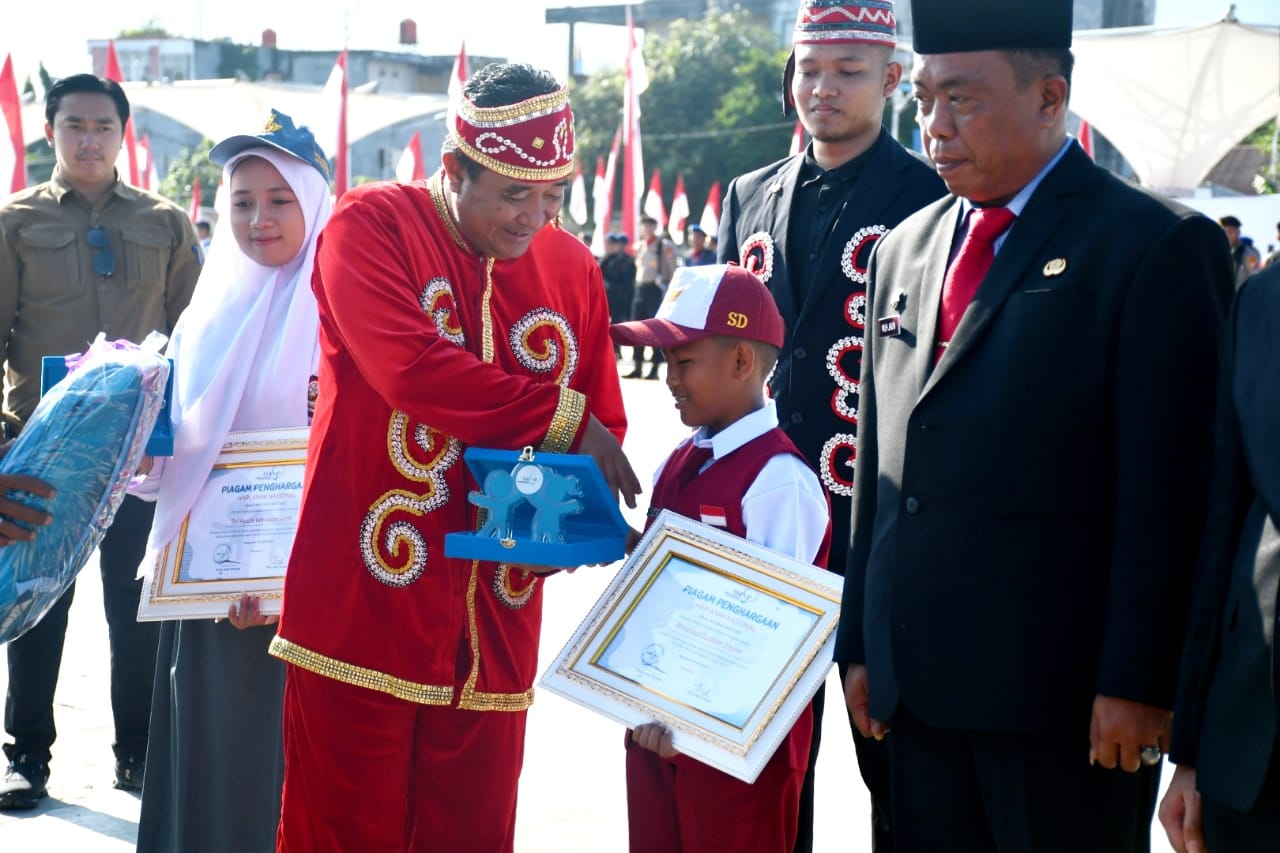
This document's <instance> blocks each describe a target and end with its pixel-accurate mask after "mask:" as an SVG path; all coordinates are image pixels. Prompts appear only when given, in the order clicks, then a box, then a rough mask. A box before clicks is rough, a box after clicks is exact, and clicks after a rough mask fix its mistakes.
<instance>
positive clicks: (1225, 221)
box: [1218, 213, 1240, 228]
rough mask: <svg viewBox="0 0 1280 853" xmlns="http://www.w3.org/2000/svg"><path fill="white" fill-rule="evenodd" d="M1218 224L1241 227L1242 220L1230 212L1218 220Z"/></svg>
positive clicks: (1226, 226) (1227, 226) (1225, 226)
mask: <svg viewBox="0 0 1280 853" xmlns="http://www.w3.org/2000/svg"><path fill="white" fill-rule="evenodd" d="M1218 224H1219V225H1221V226H1222V227H1224V228H1239V227H1240V220H1239V219H1236V218H1235V217H1234V216H1232V215H1231V214H1229V213H1228V214H1227V215H1226V216H1224V217H1222V218H1221V219H1219V220H1218Z"/></svg>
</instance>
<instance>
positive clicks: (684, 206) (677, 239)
mask: <svg viewBox="0 0 1280 853" xmlns="http://www.w3.org/2000/svg"><path fill="white" fill-rule="evenodd" d="M688 224H689V196H688V195H687V194H685V191H684V173H683V172H679V173H677V174H676V195H675V198H673V199H671V222H670V223H669V224H668V225H667V234H669V235H670V236H671V242H672V243H675V244H676V245H677V246H683V245H684V227H685V226H686V225H688Z"/></svg>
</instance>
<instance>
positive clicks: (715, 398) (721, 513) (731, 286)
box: [610, 264, 831, 853]
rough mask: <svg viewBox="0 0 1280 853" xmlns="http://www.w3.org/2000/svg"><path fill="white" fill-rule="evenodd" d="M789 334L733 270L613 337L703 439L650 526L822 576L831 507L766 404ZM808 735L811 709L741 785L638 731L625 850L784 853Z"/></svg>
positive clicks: (671, 293)
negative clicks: (723, 536) (721, 535)
mask: <svg viewBox="0 0 1280 853" xmlns="http://www.w3.org/2000/svg"><path fill="white" fill-rule="evenodd" d="M785 331H786V329H785V326H784V324H783V321H782V315H781V314H779V313H778V309H777V306H776V305H775V304H774V301H773V297H772V296H771V295H770V293H769V290H768V288H767V287H766V286H765V285H764V284H763V283H762V282H761V281H760V280H759V279H758V278H757V277H756V276H755V275H754V274H752V273H750V272H748V271H747V270H745V269H743V268H742V267H739V266H737V265H732V264H730V265H723V264H716V265H710V266H700V267H682V268H681V269H679V270H677V272H676V275H675V277H674V278H673V279H672V282H671V285H670V287H669V288H668V290H667V294H666V298H665V300H664V301H663V303H662V305H661V306H660V307H659V309H658V312H657V315H656V316H655V317H653V318H652V319H648V320H637V321H632V322H629V323H617V324H615V325H613V326H612V327H611V328H610V333H611V334H612V336H613V339H614V341H615V342H616V343H619V344H623V345H626V346H648V347H659V348H661V349H662V352H663V355H664V356H665V357H666V359H667V387H668V388H669V389H670V390H671V393H672V395H673V396H674V397H675V406H676V410H677V411H679V412H680V419H681V421H683V422H684V423H685V424H686V425H688V426H691V427H696V430H695V432H694V433H693V435H692V436H690V437H689V438H688V439H686V440H685V441H683V442H681V443H680V445H678V446H677V447H676V449H675V450H674V451H672V453H671V455H670V456H668V457H667V459H666V461H665V462H664V463H663V464H662V466H661V467H660V468H659V469H658V472H657V473H656V474H655V476H654V488H653V497H652V499H651V502H650V507H649V522H648V523H652V520H653V518H655V517H656V516H657V514H658V512H660V511H661V510H663V509H670V510H673V511H675V512H678V513H680V514H681V515H684V516H688V517H689V518H693V519H695V520H699V521H703V522H706V523H711V524H715V525H716V526H719V527H723V528H725V529H726V530H728V531H729V532H730V533H733V534H736V535H738V536H742V537H744V538H746V539H749V540H750V541H752V542H756V543H758V544H760V545H763V546H765V547H766V548H771V549H773V550H775V551H780V552H782V553H784V554H788V555H790V556H792V557H795V558H797V559H800V560H804V561H806V562H811V563H814V564H815V565H818V566H822V567H825V566H826V561H827V550H828V546H829V544H830V536H831V524H830V511H829V509H828V504H827V498H826V495H825V493H824V492H823V490H822V486H821V484H820V483H819V481H818V477H817V475H816V474H814V472H813V470H812V469H811V468H810V467H809V465H808V463H806V462H805V460H804V457H803V456H802V455H801V454H800V452H799V451H798V450H797V449H796V447H795V445H794V444H792V443H791V440H790V439H789V438H787V436H786V434H784V433H783V432H782V430H780V429H779V428H778V417H777V412H776V410H775V408H774V404H773V401H772V400H769V399H766V398H765V395H764V385H765V380H766V379H767V378H768V376H769V373H770V371H772V370H773V366H774V364H775V363H776V361H777V357H778V351H779V349H780V348H781V346H782V341H783V337H784V335H785ZM812 734H813V717H812V713H811V710H810V709H809V708H808V707H806V708H805V710H804V713H803V714H802V715H801V716H800V718H799V719H798V720H797V721H796V724H795V726H793V727H792V729H791V732H790V734H789V735H788V736H787V738H786V739H785V740H784V741H783V742H782V744H781V746H779V748H778V751H777V752H776V753H775V754H774V755H773V757H772V758H771V759H770V760H769V763H768V764H767V765H766V766H765V768H764V770H763V771H762V772H761V774H760V776H759V778H757V779H756V781H755V783H754V784H747V783H746V782H743V781H741V780H739V779H736V778H734V777H732V776H729V775H727V774H725V773H722V772H721V771H719V770H716V769H714V768H712V767H710V766H708V765H705V764H702V763H701V762H699V761H696V760H694V759H692V758H689V757H687V756H683V755H680V754H679V753H677V752H676V751H675V750H674V749H673V748H672V745H671V743H672V734H671V731H670V730H669V729H668V728H667V727H665V726H663V725H662V724H661V723H648V724H645V725H642V726H638V727H637V728H636V729H635V730H634V731H632V732H630V733H629V736H628V739H627V756H626V773H627V812H628V822H629V830H628V832H629V837H630V843H631V850H632V851H659V850H661V851H680V853H697V852H698V851H713V850H714V851H721V850H734V851H773V852H774V853H784V851H787V852H788V853H789V851H790V850H791V849H792V847H793V845H794V843H795V837H796V826H797V820H798V814H799V811H798V810H799V801H800V787H801V784H802V783H803V780H804V773H805V769H806V767H807V765H808V760H809V742H810V740H811V738H812Z"/></svg>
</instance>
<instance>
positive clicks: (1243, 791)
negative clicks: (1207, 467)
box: [1170, 267, 1280, 812]
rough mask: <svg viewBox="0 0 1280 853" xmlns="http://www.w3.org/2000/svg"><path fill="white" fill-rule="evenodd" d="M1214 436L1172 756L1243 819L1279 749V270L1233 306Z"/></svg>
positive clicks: (1259, 279) (1258, 279)
mask: <svg viewBox="0 0 1280 853" xmlns="http://www.w3.org/2000/svg"><path fill="white" fill-rule="evenodd" d="M1224 363H1225V369H1224V374H1225V375H1224V379H1223V381H1222V383H1221V385H1220V393H1219V399H1220V403H1219V409H1218V423H1217V428H1216V429H1215V432H1214V453H1213V487H1212V490H1211V491H1210V507H1209V521H1208V524H1206V526H1205V533H1204V538H1203V540H1202V542H1201V549H1200V557H1199V559H1198V561H1197V564H1196V583H1195V587H1194V595H1193V597H1192V610H1191V626H1190V630H1188V632H1187V643H1186V648H1185V652H1184V655H1183V669H1182V674H1181V678H1180V682H1179V690H1178V704H1177V707H1176V713H1175V715H1174V723H1173V729H1174V739H1173V746H1172V749H1171V752H1170V754H1171V756H1172V758H1173V759H1174V760H1175V761H1177V762H1179V763H1186V764H1191V765H1194V766H1196V768H1197V772H1196V782H1197V786H1198V787H1199V789H1200V791H1201V792H1202V793H1203V794H1204V795H1205V796H1208V797H1210V798H1212V799H1214V800H1216V801H1217V802H1220V803H1223V804H1224V805H1227V806H1229V807H1230V808H1232V809H1235V810H1236V811H1240V812H1247V811H1249V810H1250V809H1251V808H1253V805H1254V803H1255V801H1256V800H1257V798H1258V792H1259V790H1260V789H1261V787H1262V783H1263V779H1264V778H1265V776H1266V773H1267V764H1268V761H1269V759H1270V758H1271V755H1272V750H1273V748H1274V746H1275V739H1276V691H1277V690H1280V678H1278V677H1277V669H1276V665H1277V662H1276V661H1275V660H1274V657H1273V655H1274V650H1275V635H1276V627H1277V626H1276V616H1277V589H1278V588H1280V531H1278V530H1277V527H1280V267H1269V268H1267V269H1266V270H1264V271H1263V272H1261V273H1259V274H1258V275H1255V276H1254V277H1253V278H1251V279H1249V280H1248V281H1247V282H1246V283H1245V285H1244V287H1243V288H1242V289H1241V290H1240V293H1239V295H1238V297H1237V299H1236V305H1235V310H1234V312H1233V317H1232V324H1231V334H1230V335H1229V337H1228V349H1227V355H1226V358H1225V359H1224Z"/></svg>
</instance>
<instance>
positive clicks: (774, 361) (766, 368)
mask: <svg viewBox="0 0 1280 853" xmlns="http://www.w3.org/2000/svg"><path fill="white" fill-rule="evenodd" d="M750 343H751V346H752V348H753V349H754V350H755V351H756V358H757V359H758V360H759V362H760V366H761V367H762V368H763V370H761V371H760V372H761V374H762V375H763V376H764V378H765V379H768V378H769V374H771V373H773V368H775V367H776V366H777V365H778V353H780V352H781V350H780V349H778V348H777V347H775V346H774V345H773V344H766V343H765V342H764V341H751V342H750Z"/></svg>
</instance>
